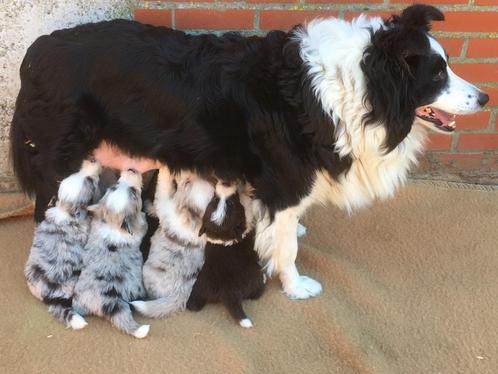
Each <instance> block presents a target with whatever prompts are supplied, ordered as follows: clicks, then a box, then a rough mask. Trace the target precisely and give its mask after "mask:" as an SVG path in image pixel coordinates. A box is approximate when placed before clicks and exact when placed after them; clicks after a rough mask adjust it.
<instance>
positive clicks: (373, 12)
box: [344, 10, 399, 21]
mask: <svg viewBox="0 0 498 374" xmlns="http://www.w3.org/2000/svg"><path fill="white" fill-rule="evenodd" d="M398 13H399V12H398V11H396V10H393V11H387V10H370V11H364V12H362V11H354V12H346V14H345V15H344V19H345V20H348V21H350V20H352V19H353V18H356V17H358V16H359V15H360V14H365V15H366V16H369V17H381V18H389V17H391V16H392V15H393V14H398Z"/></svg>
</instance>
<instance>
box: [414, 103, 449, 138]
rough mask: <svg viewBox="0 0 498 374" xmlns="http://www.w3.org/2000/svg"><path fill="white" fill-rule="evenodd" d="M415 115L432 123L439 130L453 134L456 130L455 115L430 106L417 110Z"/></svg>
mask: <svg viewBox="0 0 498 374" xmlns="http://www.w3.org/2000/svg"><path fill="white" fill-rule="evenodd" d="M415 114H416V115H417V117H418V118H421V119H423V120H424V121H427V122H430V123H432V124H433V125H434V126H435V127H436V128H437V129H438V130H441V131H443V132H453V131H454V130H455V128H456V124H455V115H454V114H451V113H448V112H445V111H444V110H441V109H436V108H433V107H430V106H423V107H420V108H417V110H416V111H415Z"/></svg>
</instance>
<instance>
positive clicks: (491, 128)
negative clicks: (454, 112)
mask: <svg viewBox="0 0 498 374" xmlns="http://www.w3.org/2000/svg"><path fill="white" fill-rule="evenodd" d="M420 2H422V1H420ZM425 2H426V3H430V4H434V5H437V6H438V7H439V8H440V9H441V10H443V11H444V13H445V16H446V21H445V22H437V23H435V24H434V28H433V30H434V34H435V35H436V36H437V37H438V38H439V39H440V40H441V41H442V43H443V44H444V46H445V47H446V49H447V51H448V53H449V54H450V56H451V58H450V63H451V64H452V67H453V69H454V71H455V72H456V73H457V74H459V75H461V76H462V77H463V78H465V79H467V80H469V81H472V82H474V83H475V84H477V85H478V86H479V87H482V88H483V89H484V90H485V91H487V92H488V93H489V94H490V96H491V99H490V103H489V106H488V107H487V109H486V110H485V111H484V112H481V113H478V114H476V115H472V116H467V117H459V119H458V121H457V127H458V130H457V131H456V132H455V133H454V134H453V135H452V136H447V135H443V134H432V135H431V136H430V143H429V146H428V149H429V152H427V154H426V155H425V157H424V158H423V159H422V160H421V166H420V168H418V170H417V171H415V174H416V175H417V176H418V177H429V178H437V179H447V180H458V181H469V182H483V183H498V0H427V1H425ZM410 3H413V1H406V0H363V1H359V2H355V1H347V0H333V1H327V0H246V1H229V0H226V1H218V0H211V1H210V0H204V1H180V0H179V1H142V2H141V5H140V8H138V9H136V10H135V18H136V19H137V20H139V21H141V22H144V23H151V24H154V25H161V26H169V27H173V28H177V29H183V30H188V31H192V32H223V31H228V30H241V31H242V32H243V33H247V34H264V33H265V32H267V31H268V30H271V29H283V30H285V29H288V28H289V27H291V26H293V25H295V24H298V23H302V22H303V21H305V20H306V19H312V18H314V17H317V16H336V17H341V18H345V19H351V18H352V17H354V16H357V15H358V14H360V13H368V14H373V15H381V16H388V15H390V14H392V13H396V12H399V11H400V10H401V9H403V8H404V7H406V6H407V5H408V4H410Z"/></svg>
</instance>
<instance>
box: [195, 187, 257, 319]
mask: <svg viewBox="0 0 498 374" xmlns="http://www.w3.org/2000/svg"><path fill="white" fill-rule="evenodd" d="M216 192H217V194H216V196H215V197H214V198H213V199H212V200H211V202H210V203H209V205H208V207H207V208H206V211H205V213H204V217H203V225H202V228H201V231H200V234H201V235H202V236H204V237H206V238H207V240H208V243H207V244H206V247H205V262H204V265H203V267H202V270H201V271H200V273H199V275H198V277H197V280H196V282H195V284H194V287H193V288H192V293H191V295H190V298H189V300H188V303H187V308H188V309H189V310H193V311H197V310H201V309H202V308H203V307H204V305H206V303H222V304H223V305H224V306H225V307H226V308H227V309H228V312H229V313H230V315H231V316H232V317H233V318H235V320H237V321H238V322H239V324H240V326H242V327H245V328H249V327H252V326H253V324H252V321H251V320H250V319H249V318H248V317H247V315H246V314H245V312H244V309H243V308H242V301H243V300H244V299H257V298H259V297H260V296H261V295H262V294H263V291H264V283H265V282H264V275H263V271H262V268H261V266H260V264H259V258H258V255H257V253H256V251H255V249H254V221H255V217H254V214H253V209H254V208H255V206H254V205H255V204H257V202H255V201H253V199H251V195H250V192H249V190H248V189H246V190H245V191H240V192H239V191H237V186H236V185H232V186H226V185H224V184H223V183H218V184H217V186H216ZM257 211H259V209H257Z"/></svg>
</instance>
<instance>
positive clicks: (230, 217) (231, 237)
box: [199, 182, 248, 245]
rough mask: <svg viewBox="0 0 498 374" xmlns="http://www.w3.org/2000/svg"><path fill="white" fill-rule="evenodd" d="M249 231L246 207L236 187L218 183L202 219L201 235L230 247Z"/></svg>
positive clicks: (210, 240)
mask: <svg viewBox="0 0 498 374" xmlns="http://www.w3.org/2000/svg"><path fill="white" fill-rule="evenodd" d="M247 229H248V222H247V219H246V212H245V207H244V205H243V204H242V202H241V198H240V195H239V192H237V186H236V185H226V184H224V183H223V182H218V184H217V185H216V193H215V195H214V196H213V198H212V200H211V201H210V202H209V204H208V206H207V207H206V210H205V212H204V216H203V218H202V227H201V229H200V231H199V235H200V236H202V235H204V237H205V238H206V239H207V240H208V241H209V242H212V243H218V244H226V245H229V244H231V243H233V242H238V241H240V240H242V238H243V237H244V235H245V234H246V232H247Z"/></svg>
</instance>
